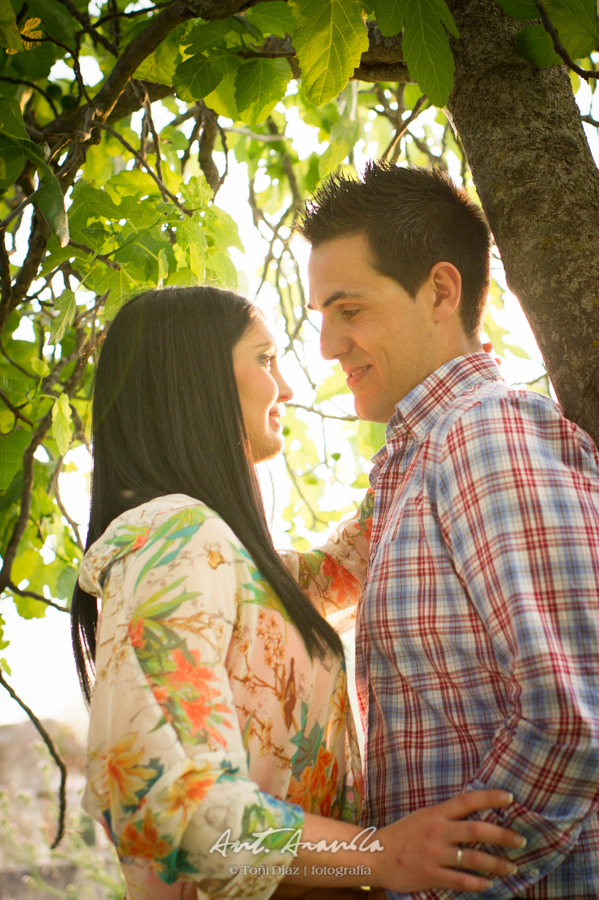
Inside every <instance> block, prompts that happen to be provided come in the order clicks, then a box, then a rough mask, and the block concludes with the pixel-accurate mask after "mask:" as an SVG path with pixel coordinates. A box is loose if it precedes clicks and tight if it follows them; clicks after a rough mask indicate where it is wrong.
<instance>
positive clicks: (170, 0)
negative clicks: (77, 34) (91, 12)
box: [95, 0, 175, 28]
mask: <svg viewBox="0 0 599 900" xmlns="http://www.w3.org/2000/svg"><path fill="white" fill-rule="evenodd" d="M174 2H175V0H168V2H167V3H156V4H155V6H149V7H147V8H146V9H134V10H133V11H132V12H116V13H108V14H107V15H106V16H102V18H101V19H98V21H97V22H96V23H95V24H96V28H97V27H98V25H103V24H104V22H108V20H109V19H132V18H133V17H134V16H143V14H144V13H151V12H154V10H156V9H163V8H164V7H165V6H172V5H173V3H174Z"/></svg>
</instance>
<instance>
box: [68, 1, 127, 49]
mask: <svg viewBox="0 0 599 900" xmlns="http://www.w3.org/2000/svg"><path fill="white" fill-rule="evenodd" d="M58 2H59V3H62V5H63V6H66V8H67V9H68V11H69V12H70V14H71V15H72V16H73V18H74V19H77V21H78V22H79V24H80V25H81V26H82V28H83V30H84V31H86V32H87V33H88V34H89V36H90V37H91V38H92V40H93V41H97V42H98V43H99V44H101V45H102V46H103V47H104V49H105V50H108V52H109V53H112V55H113V56H117V57H118V55H119V51H118V48H117V47H116V46H115V45H114V44H113V43H112V42H111V41H109V40H108V38H105V37H104V35H103V34H100V32H99V31H96V29H95V28H94V27H93V26H92V24H91V22H90V19H89V16H88V15H86V14H85V13H82V12H79V10H78V9H77V7H76V6H75V4H74V3H73V2H72V0H58Z"/></svg>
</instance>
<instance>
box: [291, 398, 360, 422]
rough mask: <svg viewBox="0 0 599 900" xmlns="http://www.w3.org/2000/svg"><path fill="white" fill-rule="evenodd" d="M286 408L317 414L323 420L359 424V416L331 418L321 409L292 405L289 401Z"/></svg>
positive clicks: (298, 404) (299, 404)
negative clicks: (290, 407)
mask: <svg viewBox="0 0 599 900" xmlns="http://www.w3.org/2000/svg"><path fill="white" fill-rule="evenodd" d="M285 406H293V407H294V408H295V409H303V410H304V411H305V412H309V413H315V414H316V415H317V416H320V418H321V419H337V421H338V422H359V421H360V420H359V418H358V416H349V415H348V416H331V415H329V414H328V413H323V412H322V411H321V410H320V409H316V408H315V407H314V406H302V404H301V403H290V402H289V401H287V403H286V404H285Z"/></svg>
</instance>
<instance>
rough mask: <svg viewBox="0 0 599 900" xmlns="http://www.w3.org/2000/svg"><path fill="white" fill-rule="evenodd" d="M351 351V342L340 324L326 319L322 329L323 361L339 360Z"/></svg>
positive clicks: (321, 347) (321, 349) (321, 346)
mask: <svg viewBox="0 0 599 900" xmlns="http://www.w3.org/2000/svg"><path fill="white" fill-rule="evenodd" d="M349 350H351V340H350V338H349V337H348V336H347V335H346V334H345V333H344V329H343V327H342V326H341V325H340V324H339V323H338V322H329V321H327V320H326V319H325V318H324V317H323V320H322V326H321V329H320V352H321V354H322V356H323V359H339V357H340V356H343V354H344V353H348V352H349Z"/></svg>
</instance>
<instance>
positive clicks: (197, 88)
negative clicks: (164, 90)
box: [173, 54, 223, 102]
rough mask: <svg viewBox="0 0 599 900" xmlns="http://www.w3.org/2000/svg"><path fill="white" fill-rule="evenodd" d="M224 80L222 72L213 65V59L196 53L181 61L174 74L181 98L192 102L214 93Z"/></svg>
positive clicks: (175, 86)
mask: <svg viewBox="0 0 599 900" xmlns="http://www.w3.org/2000/svg"><path fill="white" fill-rule="evenodd" d="M222 80H223V74H222V72H219V71H218V69H216V68H215V67H214V66H213V65H212V62H211V60H210V59H207V58H206V57H205V56H202V55H201V54H196V55H195V56H190V57H189V59H186V60H185V62H182V63H179V65H178V66H177V68H176V69H175V74H174V76H173V87H174V89H175V91H176V92H177V96H178V97H180V98H181V100H186V101H187V102H192V101H194V100H201V99H202V98H203V97H206V96H207V95H208V94H210V93H212V91H213V90H214V89H215V88H216V87H218V85H219V84H220V83H221V81H222Z"/></svg>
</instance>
